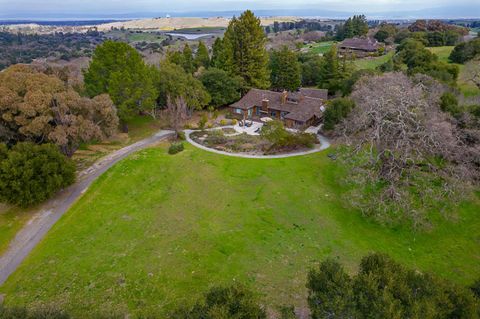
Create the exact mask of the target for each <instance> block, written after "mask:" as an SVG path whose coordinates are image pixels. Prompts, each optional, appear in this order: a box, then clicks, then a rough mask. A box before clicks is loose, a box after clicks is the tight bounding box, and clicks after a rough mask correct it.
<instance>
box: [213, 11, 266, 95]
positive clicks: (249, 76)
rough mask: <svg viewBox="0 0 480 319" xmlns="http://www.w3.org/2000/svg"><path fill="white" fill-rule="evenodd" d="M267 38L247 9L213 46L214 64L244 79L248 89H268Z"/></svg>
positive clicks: (257, 21)
mask: <svg viewBox="0 0 480 319" xmlns="http://www.w3.org/2000/svg"><path fill="white" fill-rule="evenodd" d="M265 43H266V35H265V32H264V30H263V28H262V26H261V24H260V19H258V18H257V17H255V15H254V14H253V12H252V11H250V10H247V11H245V12H243V13H242V15H241V16H240V17H239V18H233V19H232V20H231V21H230V24H229V25H228V28H227V30H226V32H225V36H224V38H223V40H222V41H218V42H216V45H214V54H213V56H214V57H213V60H214V61H213V64H214V66H215V67H217V68H220V69H222V70H224V71H227V72H228V73H229V74H230V75H238V76H241V77H242V78H243V79H244V81H245V84H246V85H247V86H249V87H256V88H263V89H265V88H268V87H269V86H270V83H269V78H270V75H269V70H268V53H267V51H266V49H265Z"/></svg>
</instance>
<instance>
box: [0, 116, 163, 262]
mask: <svg viewBox="0 0 480 319" xmlns="http://www.w3.org/2000/svg"><path fill="white" fill-rule="evenodd" d="M128 127H129V132H128V134H119V136H118V137H117V138H116V139H113V140H111V141H105V142H103V143H93V144H86V145H82V147H81V149H79V150H78V151H77V152H76V153H75V154H74V155H73V157H72V158H73V161H74V162H75V164H76V165H77V169H78V170H79V171H81V170H83V169H85V168H87V167H89V166H90V165H92V164H93V163H94V162H95V161H97V160H99V159H100V158H102V157H103V156H105V155H107V154H109V153H111V152H114V151H115V150H118V149H120V148H122V147H125V146H127V145H129V144H132V143H135V142H137V141H139V140H141V139H143V138H146V137H149V136H151V135H152V134H154V133H155V132H157V131H159V130H160V129H161V123H160V122H159V121H158V120H154V119H153V118H152V117H150V116H135V117H133V118H131V119H130V120H129V122H128ZM35 211H36V207H30V208H20V207H14V206H8V205H4V204H2V203H0V254H1V253H3V252H4V251H5V250H6V249H7V248H8V246H9V244H10V242H11V241H12V240H13V239H14V238H15V235H16V234H17V232H18V231H19V230H20V229H21V228H22V227H23V225H25V223H27V222H28V221H29V220H30V218H32V216H33V215H34V213H35Z"/></svg>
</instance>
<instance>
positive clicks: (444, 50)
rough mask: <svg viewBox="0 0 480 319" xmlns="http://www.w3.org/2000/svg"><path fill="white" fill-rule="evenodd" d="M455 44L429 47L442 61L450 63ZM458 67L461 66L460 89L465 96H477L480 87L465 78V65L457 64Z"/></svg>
mask: <svg viewBox="0 0 480 319" xmlns="http://www.w3.org/2000/svg"><path fill="white" fill-rule="evenodd" d="M453 48H454V46H444V47H433V48H428V49H429V50H430V51H431V52H433V53H435V54H436V55H437V56H438V58H439V60H440V61H443V62H445V63H450V61H449V60H448V57H449V56H450V53H451V52H452V50H453ZM457 65H458V67H459V68H460V74H459V76H458V82H457V83H458V88H459V89H460V91H461V92H462V93H463V95H465V96H467V97H468V96H476V95H480V89H479V88H478V87H477V86H475V85H474V84H473V83H471V82H468V80H467V79H465V76H464V72H463V71H464V69H465V66H464V65H463V64H457Z"/></svg>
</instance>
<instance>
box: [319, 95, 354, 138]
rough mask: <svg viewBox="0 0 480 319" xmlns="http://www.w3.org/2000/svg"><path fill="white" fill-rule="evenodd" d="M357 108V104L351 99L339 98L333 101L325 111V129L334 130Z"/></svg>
mask: <svg viewBox="0 0 480 319" xmlns="http://www.w3.org/2000/svg"><path fill="white" fill-rule="evenodd" d="M354 107H355V102H354V101H353V100H351V99H349V98H337V99H334V100H331V101H330V103H329V105H328V106H327V109H326V110H325V114H324V120H323V123H324V124H323V128H324V129H325V130H327V131H329V130H333V128H334V127H335V125H336V124H338V123H340V121H341V120H342V119H344V118H345V117H347V115H348V114H349V113H350V111H351V110H352V109H353V108H354Z"/></svg>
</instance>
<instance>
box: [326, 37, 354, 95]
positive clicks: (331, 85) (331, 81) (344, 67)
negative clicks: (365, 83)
mask: <svg viewBox="0 0 480 319" xmlns="http://www.w3.org/2000/svg"><path fill="white" fill-rule="evenodd" d="M352 69H353V66H352V65H351V62H349V61H347V59H346V57H344V58H343V59H342V61H340V60H339V58H338V54H337V47H336V46H332V48H331V49H330V50H329V51H328V52H327V53H325V55H324V58H323V62H322V66H321V68H320V74H319V77H320V81H319V86H320V87H321V88H323V89H328V91H329V93H331V94H335V93H336V92H338V91H340V90H342V88H343V84H344V81H345V80H346V79H347V78H348V77H349V76H350V73H351V71H352Z"/></svg>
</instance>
